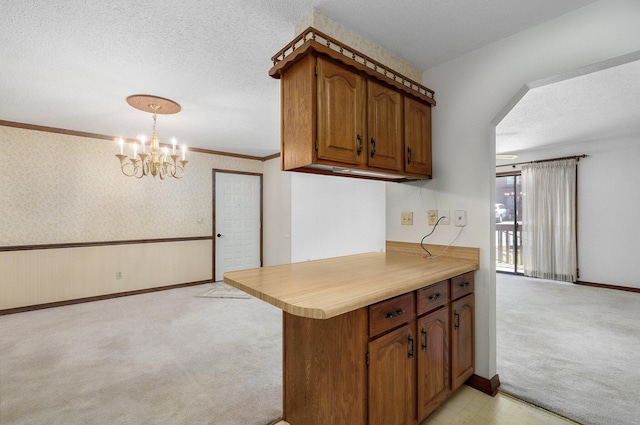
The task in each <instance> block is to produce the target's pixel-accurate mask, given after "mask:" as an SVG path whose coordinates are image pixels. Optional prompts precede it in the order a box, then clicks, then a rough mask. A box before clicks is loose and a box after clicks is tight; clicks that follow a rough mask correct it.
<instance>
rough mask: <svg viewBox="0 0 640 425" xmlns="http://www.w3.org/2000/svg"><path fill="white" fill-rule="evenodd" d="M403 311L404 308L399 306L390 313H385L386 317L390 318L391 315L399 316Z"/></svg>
mask: <svg viewBox="0 0 640 425" xmlns="http://www.w3.org/2000/svg"><path fill="white" fill-rule="evenodd" d="M403 313H404V310H403V309H401V308H399V309H397V310H396V311H392V312H390V313H387V316H386V317H387V319H391V318H392V317H396V316H400V315H401V314H403Z"/></svg>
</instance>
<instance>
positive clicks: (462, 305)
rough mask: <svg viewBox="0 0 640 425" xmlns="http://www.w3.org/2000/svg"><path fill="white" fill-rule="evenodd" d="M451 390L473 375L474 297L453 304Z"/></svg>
mask: <svg viewBox="0 0 640 425" xmlns="http://www.w3.org/2000/svg"><path fill="white" fill-rule="evenodd" d="M451 322H452V327H451V328H452V331H451V377H452V378H451V390H452V391H455V390H456V389H457V388H458V387H459V386H460V385H462V384H463V383H464V381H466V380H467V379H468V378H469V377H470V376H471V375H473V366H474V356H475V353H474V295H473V294H470V295H467V296H465V297H462V298H460V299H459V300H457V301H454V302H453V303H452V304H451Z"/></svg>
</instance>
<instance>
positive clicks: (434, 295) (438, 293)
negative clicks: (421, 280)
mask: <svg viewBox="0 0 640 425" xmlns="http://www.w3.org/2000/svg"><path fill="white" fill-rule="evenodd" d="M438 298H440V292H436V293H435V294H433V295H431V296H430V297H429V301H433V300H437V299H438Z"/></svg>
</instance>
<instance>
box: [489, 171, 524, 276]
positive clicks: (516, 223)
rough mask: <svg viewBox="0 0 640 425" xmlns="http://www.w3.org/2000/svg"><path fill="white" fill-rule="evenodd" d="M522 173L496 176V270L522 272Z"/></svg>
mask: <svg viewBox="0 0 640 425" xmlns="http://www.w3.org/2000/svg"><path fill="white" fill-rule="evenodd" d="M521 201H522V184H521V181H520V175H519V174H517V175H499V176H496V205H495V220H496V271H498V272H505V273H518V274H522V250H521V248H520V247H521V245H520V243H521V242H520V229H521V228H522V221H520V220H521V217H522V206H521Z"/></svg>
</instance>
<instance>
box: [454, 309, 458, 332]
mask: <svg viewBox="0 0 640 425" xmlns="http://www.w3.org/2000/svg"><path fill="white" fill-rule="evenodd" d="M459 327H460V315H459V314H458V312H457V311H456V310H454V311H453V329H458V328H459Z"/></svg>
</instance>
